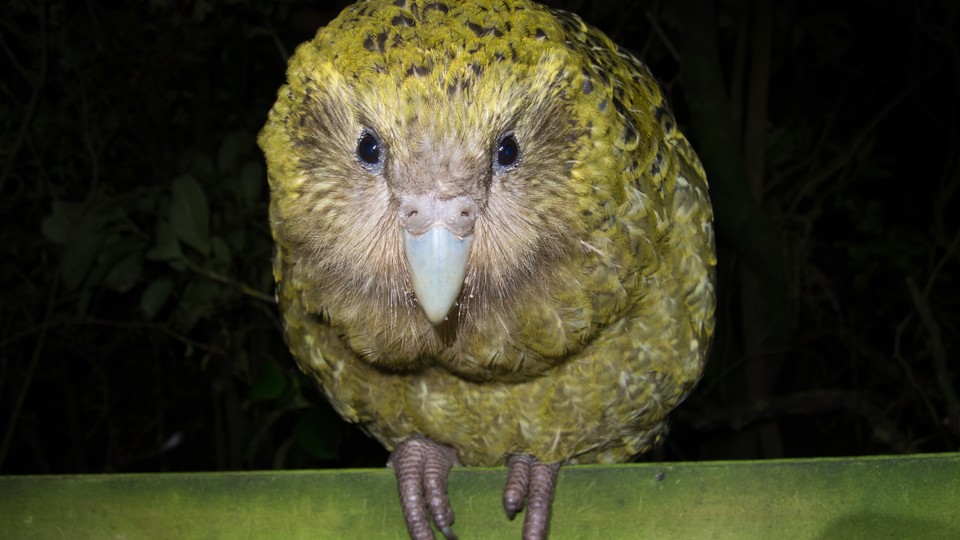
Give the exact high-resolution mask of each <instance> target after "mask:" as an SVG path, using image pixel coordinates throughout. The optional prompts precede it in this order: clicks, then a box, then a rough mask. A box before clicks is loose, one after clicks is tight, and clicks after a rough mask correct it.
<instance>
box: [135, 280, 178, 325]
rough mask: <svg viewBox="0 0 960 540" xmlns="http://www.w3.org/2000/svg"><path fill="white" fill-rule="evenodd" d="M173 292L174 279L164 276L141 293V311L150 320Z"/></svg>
mask: <svg viewBox="0 0 960 540" xmlns="http://www.w3.org/2000/svg"><path fill="white" fill-rule="evenodd" d="M171 292H173V281H171V280H170V279H168V278H162V279H158V280H156V281H154V282H153V283H151V284H150V285H148V286H147V288H146V289H145V290H144V291H143V294H142V295H140V311H141V312H142V313H143V316H144V317H146V318H147V319H148V320H149V319H153V318H154V317H155V316H156V315H157V312H159V311H160V308H162V307H163V305H164V304H165V303H166V302H167V299H168V298H170V293H171Z"/></svg>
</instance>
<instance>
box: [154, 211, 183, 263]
mask: <svg viewBox="0 0 960 540" xmlns="http://www.w3.org/2000/svg"><path fill="white" fill-rule="evenodd" d="M182 258H183V251H182V250H181V249H180V241H179V240H177V235H176V233H174V232H173V227H172V226H171V225H170V222H168V221H166V220H161V221H159V222H158V223H157V243H156V244H154V245H153V247H152V248H150V251H148V252H147V259H149V260H151V261H171V260H180V259H182Z"/></svg>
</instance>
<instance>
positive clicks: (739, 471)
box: [0, 454, 960, 540]
mask: <svg viewBox="0 0 960 540" xmlns="http://www.w3.org/2000/svg"><path fill="white" fill-rule="evenodd" d="M505 478H506V471H505V470H504V469H480V468H477V469H465V468H459V469H454V471H453V473H452V474H451V478H450V499H451V501H452V504H453V505H454V510H455V511H456V522H455V524H454V529H455V531H456V532H457V533H458V534H459V535H460V537H461V538H464V539H487V538H489V539H502V538H519V537H520V522H519V521H520V518H518V519H517V520H516V521H513V522H511V521H508V520H507V518H506V517H505V516H504V513H503V510H502V508H501V506H500V492H501V489H502V487H503V483H504V481H505ZM0 538H9V539H34V538H36V539H53V538H71V539H105V538H138V539H139V538H143V539H152V538H156V539H168V538H187V539H189V538H230V539H242V538H256V539H261V538H267V539H269V538H278V539H279V538H282V539H296V538H304V539H306V538H310V539H318V538H320V539H323V538H335V539H349V538H397V539H403V538H406V532H405V530H404V527H403V522H402V520H401V518H400V507H399V502H398V500H397V491H396V486H395V482H394V478H393V472H392V471H390V470H387V469H382V470H325V471H280V472H273V471H270V472H235V473H176V474H122V475H81V476H7V477H0ZM551 538H552V539H554V540H562V539H567V538H576V539H593V538H596V539H611V538H631V539H632V538H718V539H722V538H736V539H753V538H756V539H761V538H762V539H764V540H767V539H774V538H776V539H780V538H790V539H829V538H842V539H859V538H864V539H866V538H870V539H873V538H913V539H915V538H931V539H932V538H937V539H942V538H960V454H928V455H913V456H892V457H869V458H830V459H796V460H780V461H742V462H704V463H663V464H657V463H653V464H632V465H619V466H599V465H597V466H571V467H565V468H563V469H561V472H560V481H559V488H558V492H557V498H556V500H555V502H554V517H553V522H552V526H551Z"/></svg>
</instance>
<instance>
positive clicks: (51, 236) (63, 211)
mask: <svg viewBox="0 0 960 540" xmlns="http://www.w3.org/2000/svg"><path fill="white" fill-rule="evenodd" d="M72 206H75V205H70V204H68V203H66V202H64V201H61V200H59V199H58V200H55V201H53V212H52V213H51V214H50V215H49V216H47V217H45V218H43V221H41V222H40V231H41V232H43V236H45V237H46V238H47V240H50V241H51V242H53V243H54V244H58V245H61V246H62V245H64V244H66V243H67V239H68V238H69V236H70V231H71V230H73V228H74V227H73V219H71V217H70V215H69V214H70V207H72Z"/></svg>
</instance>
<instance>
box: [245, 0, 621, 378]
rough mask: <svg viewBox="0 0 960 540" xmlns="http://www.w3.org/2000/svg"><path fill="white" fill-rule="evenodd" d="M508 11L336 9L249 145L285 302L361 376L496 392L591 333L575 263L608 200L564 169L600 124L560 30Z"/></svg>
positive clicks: (576, 172)
mask: <svg viewBox="0 0 960 540" xmlns="http://www.w3.org/2000/svg"><path fill="white" fill-rule="evenodd" d="M514 7H524V8H525V9H516V10H510V9H506V8H504V9H500V10H480V9H478V8H477V7H476V6H473V5H471V4H469V3H459V2H447V3H446V4H444V3H439V2H430V3H427V2H424V3H417V2H407V3H406V6H405V7H397V6H396V5H395V3H394V2H370V3H365V4H358V5H356V6H352V7H351V8H348V10H347V11H345V12H344V13H343V14H341V16H340V17H338V19H336V20H335V21H333V22H332V23H331V24H330V25H329V26H327V27H325V28H323V29H321V30H320V31H319V32H318V34H317V36H316V38H315V39H314V40H313V41H311V42H308V43H306V44H304V45H302V46H300V47H299V48H298V49H297V51H296V54H295V55H294V57H293V58H292V59H291V61H290V66H289V69H288V72H287V77H288V83H287V85H286V86H284V87H283V88H281V90H280V93H279V99H278V101H277V103H276V104H275V106H274V108H273V110H272V111H271V114H270V119H269V121H268V123H267V125H266V126H265V128H264V130H263V132H262V133H261V135H260V140H259V142H260V145H261V147H262V148H263V150H264V152H265V154H266V157H267V164H268V172H269V177H270V184H271V189H272V194H271V226H272V229H273V232H274V237H275V239H276V241H277V243H278V246H279V247H280V252H281V257H282V258H283V260H282V261H280V264H282V265H285V267H286V270H285V272H286V273H287V274H286V275H287V277H286V279H287V280H288V281H295V282H296V284H290V285H289V286H290V287H292V289H291V291H293V290H294V289H295V291H296V292H291V293H289V294H295V295H298V296H297V298H298V301H299V302H301V303H302V304H303V305H304V306H305V308H306V309H308V310H311V311H313V312H315V313H317V314H318V315H320V316H322V317H324V318H325V319H327V320H328V321H329V322H330V324H332V325H334V326H335V327H337V328H338V329H339V331H340V333H341V335H342V336H343V338H344V339H345V341H346V342H347V343H348V345H349V346H350V347H351V348H352V349H353V350H354V351H356V352H358V353H359V354H361V355H362V356H364V357H365V358H367V359H368V360H370V361H371V362H373V363H376V364H379V365H383V366H386V367H393V368H417V367H423V366H424V365H425V364H424V362H440V363H444V364H446V365H447V367H448V368H450V369H453V370H455V371H458V372H461V373H464V374H466V375H472V376H476V377H479V378H484V377H493V376H496V374H497V373H500V372H513V371H515V370H516V364H517V362H526V363H527V364H528V365H529V366H534V367H532V368H531V369H540V368H539V367H536V366H538V364H537V362H538V360H539V359H540V358H546V359H548V358H550V357H551V354H554V355H560V354H562V353H565V352H569V351H570V350H575V349H577V348H578V347H580V346H582V341H583V339H584V337H585V334H586V333H588V332H589V331H590V330H589V327H590V322H589V313H588V312H589V300H586V299H585V298H584V297H583V293H581V292H577V277H576V276H575V271H574V270H573V267H574V266H575V264H574V263H573V262H571V261H572V260H573V259H576V258H577V257H580V256H582V253H583V246H582V241H583V239H584V238H585V234H586V231H587V230H588V228H589V227H591V226H594V224H592V223H590V220H591V219H592V218H591V217H590V215H588V214H590V213H591V210H596V209H597V208H596V205H597V204H599V203H597V202H596V199H597V197H596V195H597V192H598V190H607V189H609V190H610V191H615V190H614V189H613V188H608V187H605V186H606V185H608V184H609V183H610V182H612V179H609V178H604V177H602V175H601V174H600V173H593V172H591V171H593V170H594V169H597V170H602V167H603V166H606V165H610V163H606V164H604V163H594V164H593V165H594V167H580V168H579V169H577V168H576V164H577V163H578V162H580V161H581V160H583V159H584V157H585V156H586V155H588V154H589V153H590V152H592V151H594V150H596V148H594V147H595V146H596V145H602V144H604V143H603V141H602V140H601V141H596V142H591V141H590V139H589V137H586V136H585V135H589V134H590V133H591V130H602V129H605V126H607V121H606V120H605V119H604V114H613V113H611V112H610V111H605V110H603V108H602V107H596V104H595V103H594V102H593V96H591V100H589V104H587V103H584V100H583V99H582V97H583V96H584V92H585V91H587V90H592V88H587V87H586V83H584V75H583V73H584V68H583V66H582V65H581V64H580V63H579V61H578V60H577V59H575V58H572V57H571V56H570V54H569V53H568V51H567V50H566V49H565V47H563V46H562V43H563V41H562V39H559V38H557V36H560V35H561V34H562V30H561V29H560V28H559V27H558V23H557V22H556V20H555V19H553V18H552V17H549V16H545V15H544V14H543V13H541V12H540V11H538V10H540V9H542V8H539V7H538V6H535V5H533V4H524V5H522V6H514ZM597 94H598V96H596V100H597V101H598V102H599V100H601V99H603V96H602V95H600V94H601V92H597ZM588 106H589V107H594V108H593V109H591V110H590V111H589V115H588V114H587V113H585V112H584V111H583V110H581V109H583V108H585V107H588ZM609 109H610V110H612V109H613V107H609ZM586 117H589V118H590V120H589V121H588V120H585V118H586ZM603 155H610V152H603ZM605 159H612V158H605ZM613 166H615V167H616V166H617V165H616V164H613ZM591 175H593V176H596V178H594V177H593V176H591ZM587 201H593V202H587ZM585 205H586V206H585ZM602 214H603V212H602V211H598V212H597V219H600V216H601V215H602ZM286 286H288V285H284V284H282V286H281V287H286ZM579 311H584V312H585V313H580V314H578V313H579ZM585 319H586V322H584V321H585ZM544 325H547V326H548V328H547V329H546V330H543V329H542V328H541V327H543V326H544ZM551 325H552V326H553V327H557V326H559V329H558V330H557V332H559V335H560V339H559V341H556V342H552V343H550V344H549V345H542V346H541V345H536V344H535V346H533V347H531V345H530V344H529V343H524V342H523V340H522V339H520V338H518V337H517V336H518V335H520V334H522V332H520V330H525V331H526V330H529V329H527V327H530V328H532V330H529V331H532V332H533V333H534V335H535V334H536V333H538V332H539V333H541V334H542V333H544V332H547V333H548V334H549V333H551V332H553V330H551V329H550V326H551ZM528 333H529V332H528ZM498 337H499V338H502V339H500V340H499V344H498V345H491V344H490V342H491V338H492V339H493V340H494V341H496V340H497V338H498ZM542 341H544V343H546V342H547V341H555V336H553V335H552V334H551V335H550V336H548V337H546V338H543V339H542ZM538 347H539V349H540V350H538ZM544 362H546V364H549V360H545V361H544Z"/></svg>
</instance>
